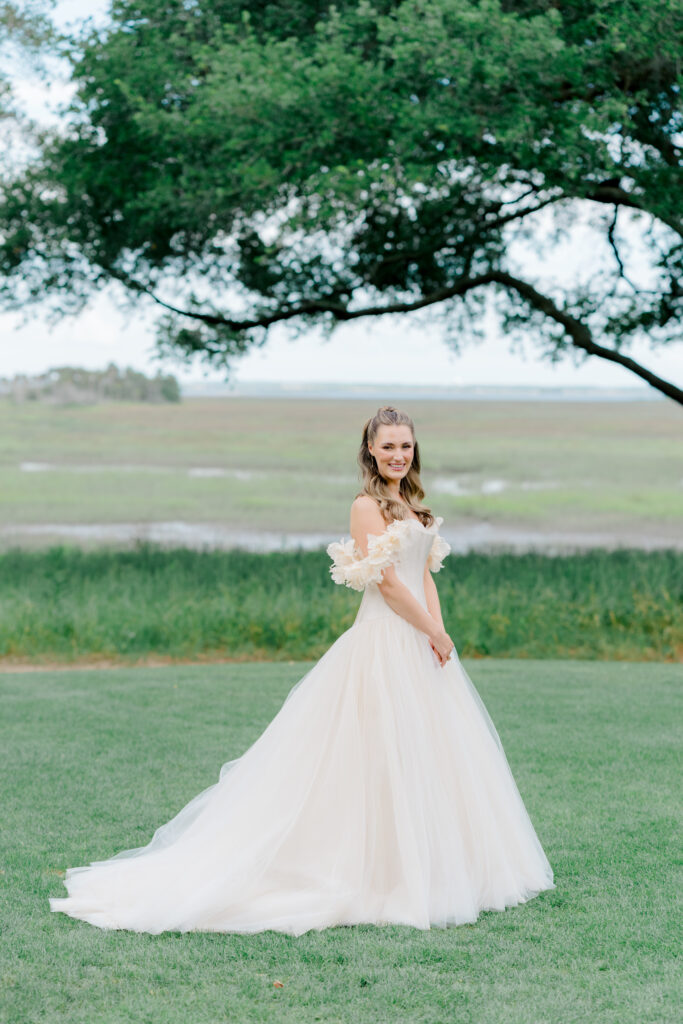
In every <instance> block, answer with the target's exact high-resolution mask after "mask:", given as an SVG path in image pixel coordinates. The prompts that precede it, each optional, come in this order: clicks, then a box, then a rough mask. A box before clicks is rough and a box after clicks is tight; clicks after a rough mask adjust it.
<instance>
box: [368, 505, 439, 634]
mask: <svg viewBox="0 0 683 1024" xmlns="http://www.w3.org/2000/svg"><path fill="white" fill-rule="evenodd" d="M404 522H405V523H406V529H405V532H404V534H403V536H402V538H401V544H400V547H399V548H398V550H397V552H396V553H395V555H394V557H393V560H392V564H393V566H394V569H395V570H396V575H397V576H398V578H399V579H400V581H401V583H404V584H405V585H406V586H407V587H408V589H409V590H410V592H411V594H412V595H413V597H415V598H416V599H417V600H418V601H419V602H420V604H421V605H422V607H423V608H425V609H426V607H427V599H426V597H425V590H424V571H425V564H426V562H427V558H428V557H429V553H430V551H431V549H432V544H433V542H434V537H435V534H436V532H437V524H436V523H434V524H432V526H423V525H422V523H421V522H420V521H419V520H417V519H407V520H404ZM395 614H396V612H394V611H393V609H391V608H390V607H389V605H388V604H387V603H386V601H385V600H384V598H383V597H382V593H381V591H380V589H379V586H378V584H377V583H369V584H368V585H367V586H366V587H365V590H364V593H363V600H362V601H361V603H360V607H359V609H358V614H357V615H356V622H364V621H366V620H368V619H374V618H378V617H384V616H387V615H388V616H393V615H395Z"/></svg>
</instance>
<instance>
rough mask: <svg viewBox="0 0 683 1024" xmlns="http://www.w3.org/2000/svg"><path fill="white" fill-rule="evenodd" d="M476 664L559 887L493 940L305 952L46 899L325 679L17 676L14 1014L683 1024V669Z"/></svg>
mask: <svg viewBox="0 0 683 1024" xmlns="http://www.w3.org/2000/svg"><path fill="white" fill-rule="evenodd" d="M466 664H467V667H468V670H469V671H470V673H471V675H472V678H473V680H474V682H475V685H476V686H477V688H478V690H479V692H480V693H481V695H482V697H483V699H484V701H485V702H486V704H487V706H488V708H489V711H490V712H491V715H492V717H493V719H494V721H495V723H496V725H497V727H498V730H499V732H500V734H501V738H502V740H503V743H504V745H505V748H506V751H507V755H508V759H509V761H510V764H511V767H512V770H513V773H514V774H515V777H516V779H517V783H518V785H519V788H520V790H521V793H522V796H523V797H524V800H525V802H526V805H527V807H528V809H529V812H530V814H531V818H532V820H533V822H534V824H535V826H536V829H537V831H538V834H539V837H540V839H541V842H542V843H543V845H544V848H545V850H546V852H547V854H548V857H549V859H550V861H551V863H552V865H553V868H554V870H555V874H556V883H557V888H556V889H555V890H553V891H550V892H546V893H543V894H541V895H540V896H539V897H537V898H536V899H535V900H532V901H531V902H529V903H528V904H526V905H523V906H519V907H515V908H512V909H509V910H507V911H505V912H503V913H495V912H490V913H486V914H483V915H482V916H481V917H480V919H479V921H478V922H477V923H476V924H474V925H465V926H461V927H458V928H449V929H446V930H443V929H432V930H431V931H420V930H418V929H414V928H409V927H401V926H382V927H373V926H359V927H353V928H347V927H339V928H332V929H328V930H326V931H323V932H315V931H311V932H308V933H306V934H305V935H302V936H299V937H298V938H296V937H293V936H288V935H283V934H279V933H275V932H267V933H260V934H256V935H239V934H202V933H185V934H182V933H177V932H176V933H164V934H162V935H158V936H151V935H144V934H135V933H132V932H121V931H119V932H106V931H101V930H99V929H96V928H94V927H92V926H90V925H87V924H85V923H83V922H80V921H74V920H72V919H70V918H68V917H66V916H64V915H61V914H52V913H50V911H49V906H48V897H49V896H60V895H64V894H65V890H64V888H63V886H62V884H61V881H60V879H61V878H62V877H63V873H64V869H65V868H66V867H67V866H76V865H81V864H86V863H88V862H90V861H91V860H95V859H102V858H105V857H108V856H111V855H112V854H114V853H116V852H118V851H119V850H121V849H124V848H130V847H134V846H139V845H142V844H144V843H146V842H147V841H148V840H149V838H150V837H151V835H152V832H153V831H154V829H155V828H156V827H157V826H158V825H160V824H161V823H162V822H164V821H167V820H168V819H169V818H170V817H172V816H173V814H174V813H175V812H176V811H177V810H179V808H180V807H181V806H182V805H183V804H184V803H185V802H187V801H188V800H189V799H190V798H191V797H193V796H194V795H195V794H196V793H198V792H199V791H200V790H201V789H203V788H205V787H206V786H209V785H211V784H212V783H214V782H215V781H216V780H217V778H218V772H219V769H220V765H221V764H222V763H223V762H225V761H227V760H229V759H232V758H234V757H237V756H239V755H240V754H241V753H242V752H243V751H244V750H245V749H246V748H247V747H248V746H249V745H250V744H251V743H252V742H253V741H254V740H255V739H256V738H257V737H258V736H259V735H260V733H261V732H262V730H263V729H264V728H265V726H266V725H267V723H268V722H269V721H270V720H271V718H272V717H273V716H274V715H275V714H276V713H277V711H278V710H279V708H280V706H281V704H282V702H283V700H284V698H285V696H286V695H287V693H288V692H289V689H290V688H291V686H292V685H293V684H294V683H295V682H296V681H297V680H298V679H299V678H300V677H301V676H302V675H303V673H304V672H305V671H306V670H307V669H308V667H310V663H306V662H297V663H289V664H286V663H279V664H263V663H261V664H258V663H250V664H240V665H237V664H229V665H211V666H180V667H179V666H173V667H166V668H159V669H150V668H147V669H120V670H115V671H65V672H36V673H32V672H29V673H13V674H5V675H2V676H0V690H1V698H0V699H1V702H2V703H1V707H2V720H1V737H2V750H3V773H2V807H3V828H2V844H3V850H2V862H1V864H0V869H1V873H0V880H1V882H2V890H3V903H4V906H3V911H2V922H3V925H2V927H3V941H2V944H1V945H0V957H1V958H2V968H1V971H0V975H1V986H2V988H1V991H0V1019H1V1020H2V1021H3V1022H8V1024H31V1022H49V1024H62V1022H67V1021H68V1022H70V1024H71V1022H73V1024H76V1022H79V1024H80V1022H83V1024H95V1022H97V1024H105V1022H117V1024H118V1022H135V1024H141V1022H150V1024H151V1022H154V1024H157V1022H163V1024H175V1022H179V1024H180V1022H182V1024H219V1022H242V1021H245V1022H246V1021H248V1022H254V1024H269V1022H273V1024H275V1022H277V1024H309V1022H313V1021H322V1022H339V1024H356V1022H357V1024H375V1022H376V1024H389V1022H394V1021H395V1022H400V1024H408V1022H425V1024H460V1022H462V1024H572V1022H582V1024H583V1022H590V1024H631V1022H632V1024H654V1022H658V1024H659V1022H661V1024H665V1022H666V1024H673V1022H674V1021H677V1020H679V1019H680V1016H679V1014H680V1005H681V1004H680V996H681V992H680V980H679V982H678V987H677V981H676V978H677V975H676V973H675V957H676V953H677V951H678V949H679V945H678V943H679V939H680V934H679V933H678V932H677V931H676V930H675V928H674V909H675V894H676V889H677V884H676V883H677V880H676V866H675V865H676V856H675V849H676V848H675V838H676V825H677V822H676V818H675V807H676V803H675V792H674V787H675V785H676V783H677V779H678V772H677V763H676V758H675V745H674V739H675V730H676V722H677V713H679V712H680V708H679V707H678V708H677V707H676V704H677V703H678V704H680V691H681V683H683V668H681V666H679V665H674V664H635V663H624V662H621V663H600V664H594V663H587V662H571V661H503V660H500V661H495V660H491V661H477V662H472V663H466ZM340 827H343V824H342V823H340ZM678 891H679V892H680V884H679V885H678ZM172 898H173V894H172V893H169V899H172ZM678 977H679V978H680V975H679V976H678ZM276 981H277V982H281V983H282V987H277V986H275V984H274V983H275V982H276Z"/></svg>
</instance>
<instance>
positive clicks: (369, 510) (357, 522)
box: [351, 494, 387, 538]
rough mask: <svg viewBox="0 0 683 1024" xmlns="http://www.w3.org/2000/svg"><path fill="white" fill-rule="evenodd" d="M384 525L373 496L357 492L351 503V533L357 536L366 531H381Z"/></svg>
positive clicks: (366, 532)
mask: <svg viewBox="0 0 683 1024" xmlns="http://www.w3.org/2000/svg"><path fill="white" fill-rule="evenodd" d="M386 527H387V524H386V522H385V521H384V516H383V515H382V513H381V511H380V508H379V505H378V504H377V502H376V501H375V500H374V498H371V497H370V495H369V494H359V495H358V497H357V498H355V499H354V501H353V503H352V505H351V533H352V534H353V535H354V536H355V537H356V538H358V537H359V536H363V535H365V534H368V533H382V532H383V531H384V530H385V529H386Z"/></svg>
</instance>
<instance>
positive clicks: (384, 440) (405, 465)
mask: <svg viewBox="0 0 683 1024" xmlns="http://www.w3.org/2000/svg"><path fill="white" fill-rule="evenodd" d="M368 449H369V451H370V454H371V455H374V457H375V459H376V461H377V469H378V470H379V473H380V476H383V477H384V479H385V480H386V481H387V482H388V483H391V482H392V481H395V482H396V483H399V482H400V481H401V479H402V478H403V477H404V476H405V475H406V473H407V472H408V470H409V469H410V464H411V462H412V461H413V454H414V451H415V442H414V440H413V432H412V430H411V429H410V427H408V426H406V425H405V424H402V425H401V426H394V425H393V424H386V423H382V424H381V426H380V427H379V429H378V430H377V435H376V437H375V440H374V441H373V443H372V444H371V445H368Z"/></svg>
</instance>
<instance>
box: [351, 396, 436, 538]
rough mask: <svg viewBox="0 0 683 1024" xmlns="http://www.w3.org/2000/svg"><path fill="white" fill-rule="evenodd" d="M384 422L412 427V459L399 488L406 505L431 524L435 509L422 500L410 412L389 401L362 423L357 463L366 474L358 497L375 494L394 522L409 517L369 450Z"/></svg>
mask: <svg viewBox="0 0 683 1024" xmlns="http://www.w3.org/2000/svg"><path fill="white" fill-rule="evenodd" d="M382 425H385V426H392V427H404V426H405V427H410V432H411V434H412V435H413V444H414V448H413V461H412V463H411V465H410V469H409V470H408V472H407V473H406V475H405V476H404V477H402V478H401V482H400V484H399V491H400V493H401V498H402V499H403V502H405V505H407V506H408V508H409V509H411V511H412V512H414V513H415V515H416V516H417V517H418V519H419V520H420V522H421V523H422V525H423V526H431V525H432V523H433V522H434V516H433V515H432V511H431V509H429V508H427V507H426V506H425V505H423V504H422V499H423V498H424V496H425V492H424V489H423V487H422V481H421V480H420V449H419V448H418V445H417V440H416V439H415V427H414V426H413V421H412V420H411V418H410V416H408V414H407V413H405V412H399V410H398V409H394V408H393V407H392V406H390V405H385V406H383V407H382V408H381V409H378V410H377V412H376V413H375V415H374V416H373V417H372V418H371V419H369V420H368V421H367V423H366V424H365V426H364V427H363V437H362V440H361V443H360V450H359V452H358V465H359V466H360V468H361V472H362V474H363V486H362V489H361V491H359V493H358V494H357V495H356V497H360V495H361V494H367V495H368V496H369V497H371V498H374V500H375V501H376V502H377V504H378V505H379V507H380V511H381V513H382V515H383V517H384V519H385V520H386V521H387V522H391V521H392V520H393V519H406V518H408V517H407V515H406V509H405V505H404V504H403V502H400V501H396V500H395V499H394V498H392V496H391V494H390V492H389V487H388V484H387V482H386V480H385V479H384V477H383V476H382V475H381V474H380V472H379V470H378V468H377V463H376V462H375V458H374V456H373V455H372V454H371V453H370V448H369V446H370V445H371V444H374V442H375V438H376V437H377V431H378V430H379V428H380V427H381V426H382Z"/></svg>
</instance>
